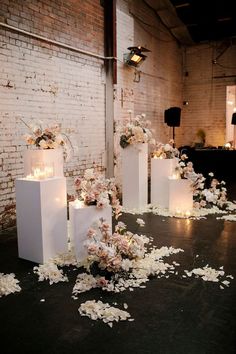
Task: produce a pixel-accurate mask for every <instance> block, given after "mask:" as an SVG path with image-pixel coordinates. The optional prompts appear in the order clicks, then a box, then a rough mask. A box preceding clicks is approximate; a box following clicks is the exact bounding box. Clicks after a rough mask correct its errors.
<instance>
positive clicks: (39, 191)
mask: <svg viewBox="0 0 236 354" xmlns="http://www.w3.org/2000/svg"><path fill="white" fill-rule="evenodd" d="M16 215H17V239H18V254H19V257H20V258H24V259H27V260H29V261H32V262H36V263H45V262H47V261H48V259H49V258H51V257H54V256H56V255H57V254H58V253H64V252H66V251H67V248H68V247H67V201H66V179H65V178H64V177H55V178H50V179H44V180H37V181H36V180H27V179H26V178H20V179H17V180H16Z"/></svg>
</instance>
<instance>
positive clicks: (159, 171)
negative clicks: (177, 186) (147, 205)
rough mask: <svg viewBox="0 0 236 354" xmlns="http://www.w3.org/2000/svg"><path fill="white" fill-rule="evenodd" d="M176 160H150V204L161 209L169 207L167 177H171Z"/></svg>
mask: <svg viewBox="0 0 236 354" xmlns="http://www.w3.org/2000/svg"><path fill="white" fill-rule="evenodd" d="M177 163H178V160H177V159H176V158H173V159H155V158H152V159H151V204H152V205H158V206H160V207H162V208H168V207H169V183H168V177H169V176H172V175H173V173H174V170H175V167H176V166H177Z"/></svg>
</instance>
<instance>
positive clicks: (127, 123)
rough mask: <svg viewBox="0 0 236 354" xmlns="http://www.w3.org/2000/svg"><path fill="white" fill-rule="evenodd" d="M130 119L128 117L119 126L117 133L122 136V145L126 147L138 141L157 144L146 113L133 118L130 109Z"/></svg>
mask: <svg viewBox="0 0 236 354" xmlns="http://www.w3.org/2000/svg"><path fill="white" fill-rule="evenodd" d="M128 113H129V116H130V117H129V119H126V120H124V121H122V122H120V124H118V127H117V133H118V134H119V136H120V146H121V147H122V148H123V149H125V148H126V147H127V146H129V145H134V144H138V143H150V144H155V140H154V139H153V138H152V131H151V129H150V125H151V122H150V121H149V120H146V115H145V114H144V113H142V114H141V115H136V116H135V117H133V118H132V111H128Z"/></svg>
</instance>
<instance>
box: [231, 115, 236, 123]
mask: <svg viewBox="0 0 236 354" xmlns="http://www.w3.org/2000/svg"><path fill="white" fill-rule="evenodd" d="M231 124H234V125H235V124H236V112H234V113H233V115H232V121H231Z"/></svg>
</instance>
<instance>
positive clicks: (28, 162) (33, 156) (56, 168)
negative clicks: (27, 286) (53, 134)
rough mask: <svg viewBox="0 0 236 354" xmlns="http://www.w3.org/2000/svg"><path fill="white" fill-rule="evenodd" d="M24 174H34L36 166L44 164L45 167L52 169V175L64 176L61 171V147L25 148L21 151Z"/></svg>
mask: <svg viewBox="0 0 236 354" xmlns="http://www.w3.org/2000/svg"><path fill="white" fill-rule="evenodd" d="M23 161H24V175H25V176H28V175H30V174H34V173H33V172H34V169H35V168H37V166H40V165H44V167H45V168H47V167H51V168H52V169H53V174H52V176H57V177H64V172H63V151H62V149H60V148H58V149H45V150H43V149H38V150H26V151H24V153H23Z"/></svg>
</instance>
